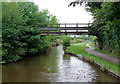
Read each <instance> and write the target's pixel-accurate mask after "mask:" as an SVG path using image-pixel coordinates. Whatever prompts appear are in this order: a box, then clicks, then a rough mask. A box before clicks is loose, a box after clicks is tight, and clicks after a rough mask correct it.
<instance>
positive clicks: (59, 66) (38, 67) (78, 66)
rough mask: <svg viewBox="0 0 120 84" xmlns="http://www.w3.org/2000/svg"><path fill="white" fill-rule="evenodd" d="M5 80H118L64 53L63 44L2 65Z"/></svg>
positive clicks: (3, 79)
mask: <svg viewBox="0 0 120 84" xmlns="http://www.w3.org/2000/svg"><path fill="white" fill-rule="evenodd" d="M2 81H3V82H118V81H117V80H116V79H115V78H113V77H111V76H109V75H108V74H106V73H104V72H102V71H101V70H99V69H97V68H96V67H95V66H93V65H91V64H89V63H87V62H84V61H82V60H80V59H78V58H77V57H74V56H71V55H67V54H64V51H63V49H62V46H61V45H60V46H58V47H54V48H52V49H51V51H50V52H49V53H47V54H44V55H38V56H32V57H26V58H24V59H23V60H22V61H20V62H17V63H11V64H6V65H3V66H2Z"/></svg>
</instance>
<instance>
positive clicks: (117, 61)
mask: <svg viewBox="0 0 120 84" xmlns="http://www.w3.org/2000/svg"><path fill="white" fill-rule="evenodd" d="M86 46H88V47H89V48H86V49H85V51H86V52H87V53H89V54H92V55H95V56H97V57H102V59H103V60H105V61H108V62H111V63H115V64H118V65H120V59H118V58H115V57H110V56H108V55H105V54H103V53H101V52H98V51H95V50H94V48H92V47H91V46H89V44H86Z"/></svg>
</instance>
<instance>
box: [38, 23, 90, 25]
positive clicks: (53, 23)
mask: <svg viewBox="0 0 120 84" xmlns="http://www.w3.org/2000/svg"><path fill="white" fill-rule="evenodd" d="M88 24H92V23H57V24H55V23H40V25H88ZM38 25H39V24H38Z"/></svg>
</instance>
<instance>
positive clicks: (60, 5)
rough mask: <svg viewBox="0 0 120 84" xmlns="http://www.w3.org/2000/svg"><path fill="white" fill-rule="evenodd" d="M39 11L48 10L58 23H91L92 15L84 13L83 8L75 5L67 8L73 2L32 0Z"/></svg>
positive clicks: (65, 0)
mask: <svg viewBox="0 0 120 84" xmlns="http://www.w3.org/2000/svg"><path fill="white" fill-rule="evenodd" d="M33 1H34V2H35V4H36V5H38V7H39V10H42V9H48V10H49V12H50V13H51V14H52V15H55V16H56V17H57V19H58V21H59V23H89V22H92V15H91V14H90V13H89V12H86V10H85V7H84V6H80V5H77V6H75V7H73V6H70V7H68V5H69V3H70V2H72V1H74V0H33Z"/></svg>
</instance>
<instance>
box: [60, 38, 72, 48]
mask: <svg viewBox="0 0 120 84" xmlns="http://www.w3.org/2000/svg"><path fill="white" fill-rule="evenodd" d="M70 39H71V38H70V37H67V36H64V37H63V39H62V40H63V42H62V45H63V49H64V50H65V49H66V48H67V47H68V46H70Z"/></svg>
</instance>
